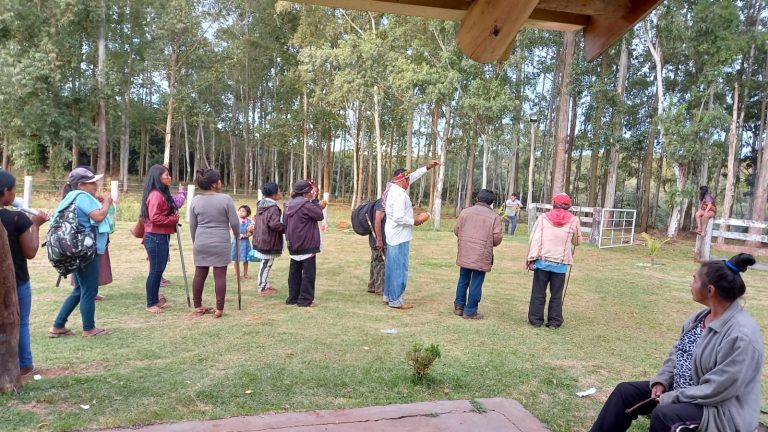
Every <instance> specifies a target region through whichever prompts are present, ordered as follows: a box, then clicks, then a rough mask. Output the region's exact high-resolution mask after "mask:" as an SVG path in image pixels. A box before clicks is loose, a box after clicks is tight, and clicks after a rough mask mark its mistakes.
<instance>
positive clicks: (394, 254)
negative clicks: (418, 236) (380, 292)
mask: <svg viewBox="0 0 768 432" xmlns="http://www.w3.org/2000/svg"><path fill="white" fill-rule="evenodd" d="M410 246H411V242H410V241H407V242H402V243H400V244H398V245H394V246H393V245H387V261H386V267H385V269H384V299H385V300H387V301H388V302H389V305H390V306H391V307H401V306H402V305H403V304H405V302H404V301H403V293H404V292H405V286H406V284H407V283H408V254H409V253H410Z"/></svg>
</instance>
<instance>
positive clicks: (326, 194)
mask: <svg viewBox="0 0 768 432" xmlns="http://www.w3.org/2000/svg"><path fill="white" fill-rule="evenodd" d="M330 199H331V193H330V192H323V200H325V203H326V206H325V208H324V209H323V225H322V227H323V231H326V230H327V229H328V205H327V204H328V201H330Z"/></svg>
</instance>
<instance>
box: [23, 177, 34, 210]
mask: <svg viewBox="0 0 768 432" xmlns="http://www.w3.org/2000/svg"><path fill="white" fill-rule="evenodd" d="M23 200H24V207H26V208H31V207H32V176H24V197H23Z"/></svg>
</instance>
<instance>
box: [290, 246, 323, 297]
mask: <svg viewBox="0 0 768 432" xmlns="http://www.w3.org/2000/svg"><path fill="white" fill-rule="evenodd" d="M316 275H317V257H316V256H312V257H310V258H307V259H305V260H302V261H296V260H294V259H292V260H291V268H290V271H289V272H288V299H287V300H286V301H285V304H289V305H298V306H309V305H311V304H312V302H313V301H314V300H315V277H316Z"/></svg>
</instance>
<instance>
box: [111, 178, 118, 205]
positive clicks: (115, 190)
mask: <svg viewBox="0 0 768 432" xmlns="http://www.w3.org/2000/svg"><path fill="white" fill-rule="evenodd" d="M119 188H120V182H119V181H117V180H112V181H111V182H109V190H110V194H111V195H112V201H114V202H117V201H118V198H119V194H118V191H119Z"/></svg>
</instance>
